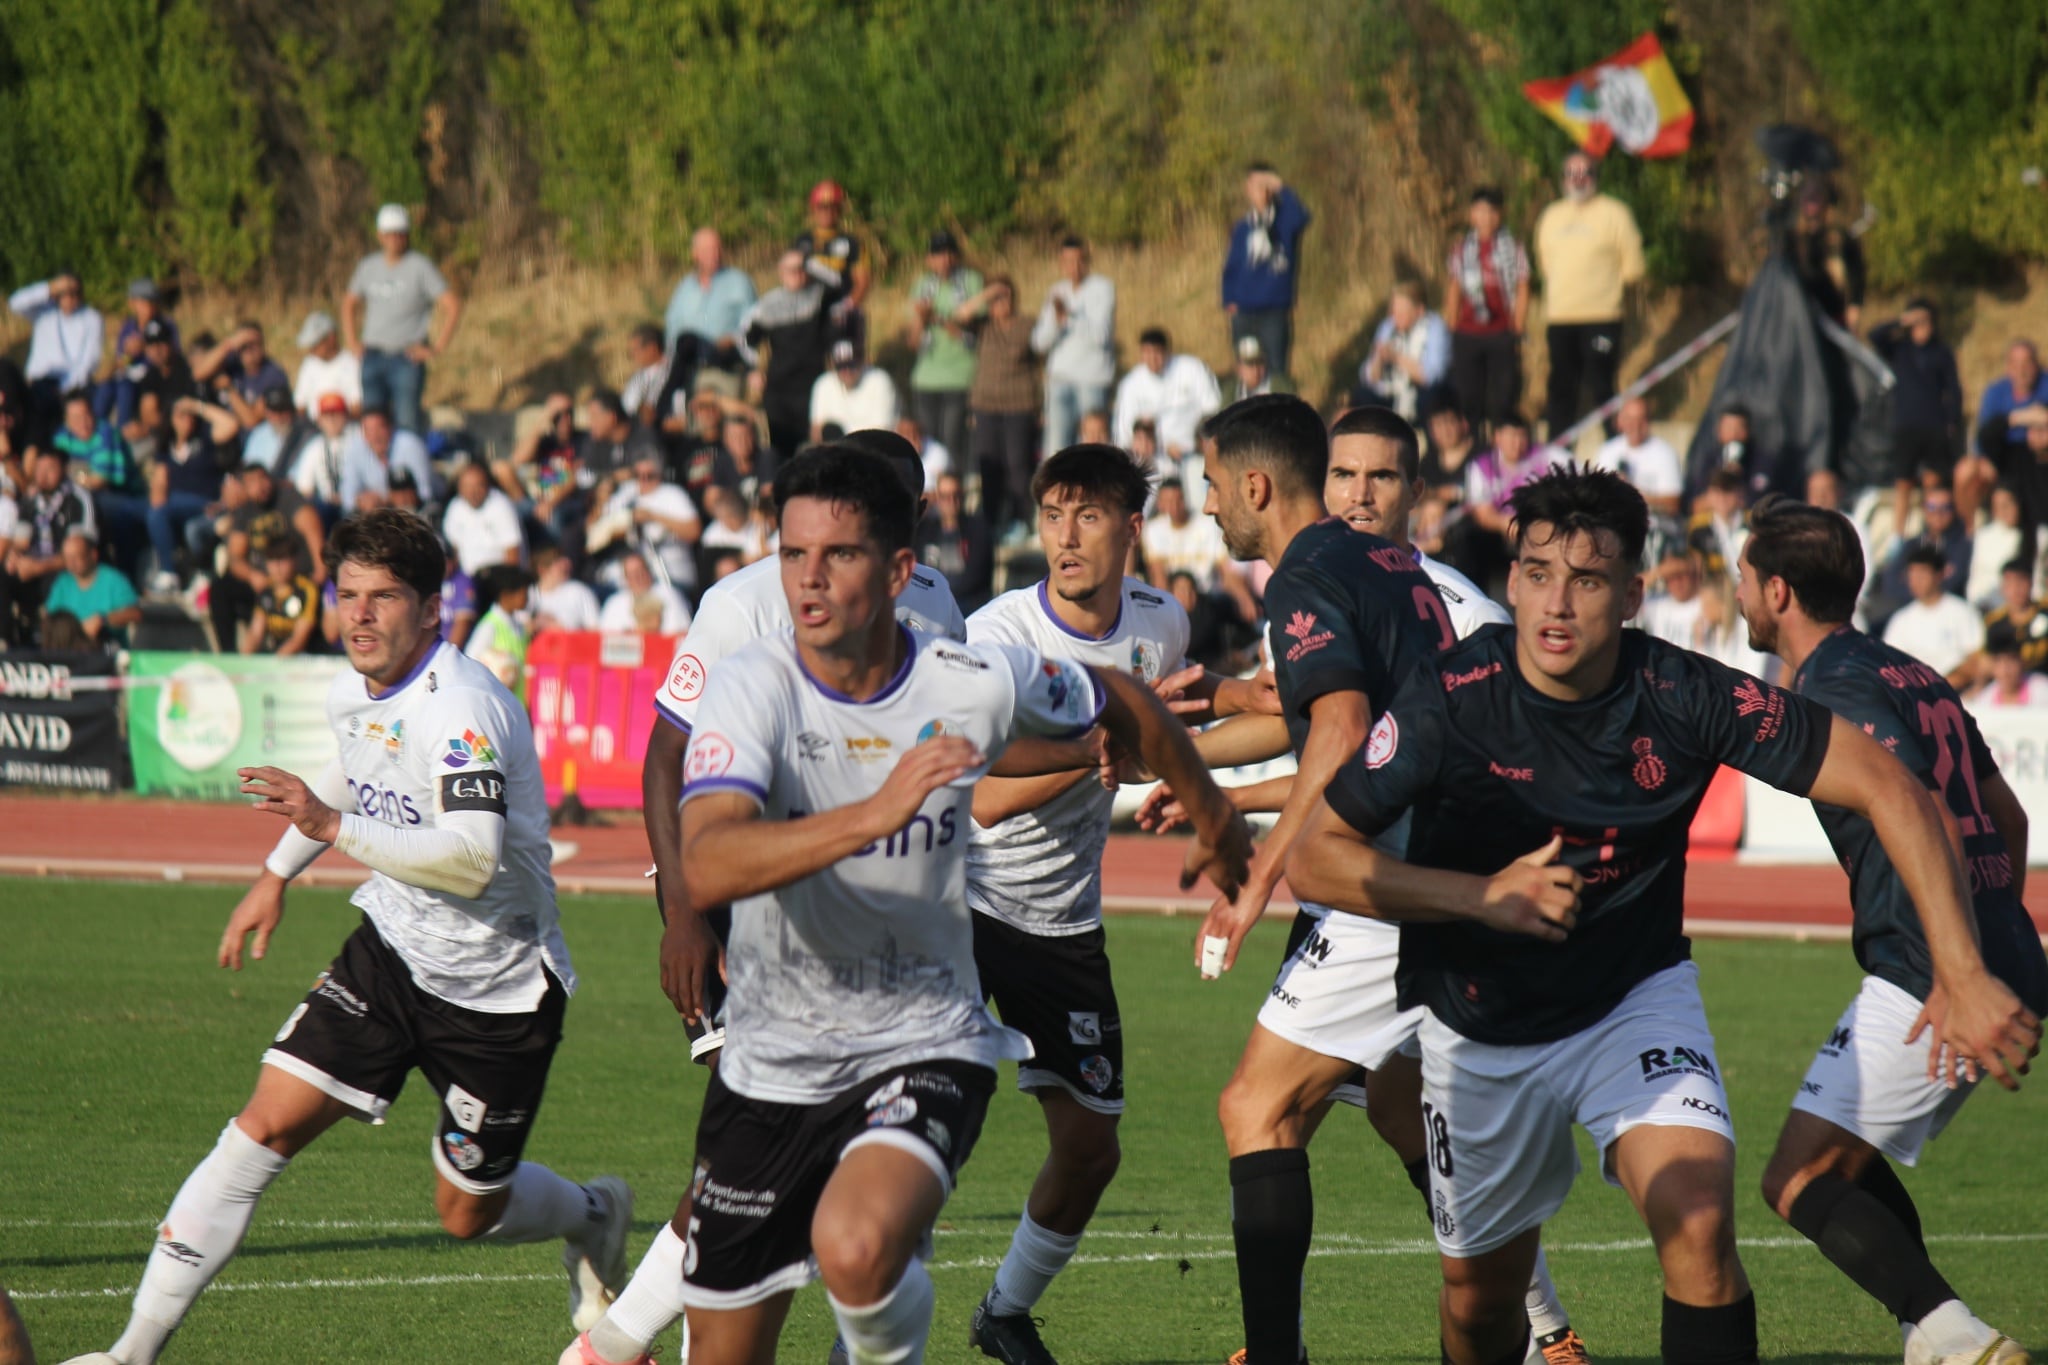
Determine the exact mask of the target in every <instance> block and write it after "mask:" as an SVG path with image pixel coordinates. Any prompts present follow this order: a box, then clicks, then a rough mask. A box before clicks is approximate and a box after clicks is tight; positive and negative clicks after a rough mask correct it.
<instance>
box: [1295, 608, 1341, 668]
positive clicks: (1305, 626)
mask: <svg viewBox="0 0 2048 1365" xmlns="http://www.w3.org/2000/svg"><path fill="white" fill-rule="evenodd" d="M1283 629H1285V630H1286V632H1287V633H1288V634H1289V635H1292V636H1293V637H1294V643H1293V644H1291V645H1289V646H1288V647H1287V662H1288V663H1295V662H1297V661H1298V660H1300V659H1302V658H1303V657H1304V656H1306V655H1310V654H1313V653H1315V652H1316V651H1317V650H1319V649H1321V648H1322V647H1323V646H1324V645H1327V644H1329V643H1330V641H1332V640H1334V639H1336V638H1337V632H1336V631H1334V630H1317V629H1316V614H1315V613H1314V612H1312V611H1297V612H1295V613H1294V614H1293V615H1292V616H1290V617H1288V618H1287V624H1286V626H1285V627H1283Z"/></svg>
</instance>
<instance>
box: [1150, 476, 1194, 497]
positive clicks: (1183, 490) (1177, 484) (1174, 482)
mask: <svg viewBox="0 0 2048 1365" xmlns="http://www.w3.org/2000/svg"><path fill="white" fill-rule="evenodd" d="M1169 488H1171V489H1172V490H1173V491H1174V492H1176V493H1178V494H1180V495H1181V496H1182V497H1186V496H1187V495H1188V486H1187V485H1186V484H1184V483H1182V482H1181V481H1180V480H1179V479H1161V480H1160V481H1159V485H1158V487H1157V488H1156V489H1154V490H1153V491H1154V493H1155V494H1158V493H1164V492H1165V491H1166V490H1167V489H1169Z"/></svg>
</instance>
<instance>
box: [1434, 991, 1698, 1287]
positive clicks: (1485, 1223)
mask: <svg viewBox="0 0 2048 1365" xmlns="http://www.w3.org/2000/svg"><path fill="white" fill-rule="evenodd" d="M1421 1039H1422V1119H1423V1125H1424V1127H1425V1129H1426V1130H1427V1133H1428V1138H1429V1152H1428V1155H1429V1189H1430V1205H1431V1208H1432V1210H1433V1216H1434V1220H1435V1223H1436V1243H1437V1247H1438V1249H1439V1250H1441V1251H1442V1252H1443V1254H1444V1255H1446V1256H1458V1257H1468V1256H1479V1255H1482V1254H1484V1253H1486V1252H1489V1251H1492V1250H1494V1249H1495V1248H1496V1247H1499V1246H1502V1245H1504V1244H1505V1243H1507V1242H1509V1241H1512V1240H1513V1239H1514V1238H1515V1237H1517V1236H1519V1235H1521V1234H1522V1233H1524V1232H1526V1231H1528V1230H1529V1229H1530V1228H1533V1227H1536V1226H1538V1225H1540V1224H1542V1223H1545V1222H1547V1221H1549V1219H1550V1217H1551V1216H1552V1215H1553V1214H1555V1213H1556V1212H1557V1211H1558V1209H1559V1208H1561V1207H1563V1205H1564V1201H1565V1196H1566V1195H1567V1194H1569V1193H1570V1192H1571V1188H1572V1181H1573V1179H1574V1178H1576V1177H1577V1175H1578V1173H1579V1156H1578V1149H1577V1147H1576V1146H1575V1144H1574V1143H1573V1141H1572V1124H1573V1123H1575V1122H1576V1123H1578V1124H1579V1125H1580V1126H1581V1127H1583V1128H1584V1129H1585V1130H1586V1131H1587V1133H1589V1134H1590V1135H1591V1136H1592V1138H1593V1143H1594V1145H1595V1146H1596V1147H1598V1148H1599V1149H1600V1151H1601V1152H1602V1153H1603V1158H1602V1164H1603V1168H1604V1167H1606V1165H1607V1162H1606V1159H1605V1155H1604V1154H1605V1153H1607V1152H1608V1151H1609V1150H1610V1149H1611V1148H1612V1146H1613V1144H1614V1141H1615V1139H1616V1138H1619V1137H1620V1136H1621V1135H1622V1134H1623V1133H1626V1132H1628V1131H1629V1130H1630V1129H1631V1128H1638V1127H1642V1126H1644V1125H1653V1126H1658V1127H1675V1128H1704V1129H1707V1130H1708V1131H1710V1132H1715V1133H1719V1134H1721V1135H1722V1136H1723V1137H1725V1138H1727V1139H1728V1141H1729V1142H1731V1143H1732V1142H1734V1141H1735V1128H1734V1124H1733V1122H1732V1121H1731V1120H1730V1118H1729V1116H1728V1096H1727V1092H1726V1091H1724V1090H1723V1089H1722V1088H1721V1068H1720V1064H1719V1063H1718V1062H1717V1061H1715V1059H1714V1036H1713V1034H1712V1033H1711V1032H1710V1031H1709V1030H1708V1028H1707V1012H1706V1009H1705V1007H1704V1006H1703V1005H1702V1004H1701V1003H1700V987H1699V970H1698V969H1697V968H1696V967H1694V966H1693V964H1692V963H1690V962H1681V963H1679V964H1677V965H1676V966H1673V967H1667V968H1665V969H1664V970H1663V971H1661V972H1658V973H1657V974H1656V975H1654V976H1651V977H1647V978H1645V979H1644V980H1642V981H1640V982H1638V983H1637V984H1636V987H1635V989H1634V990H1632V991H1630V992H1629V993H1628V994H1627V995H1626V996H1624V997H1623V998H1622V1001H1621V1003H1620V1004H1619V1005H1616V1006H1615V1007H1614V1011H1613V1012H1612V1013H1611V1014H1609V1015H1608V1016H1607V1017H1606V1018H1605V1019H1602V1020H1601V1021H1600V1022H1599V1023H1597V1024H1594V1025H1592V1026H1591V1027H1590V1028H1586V1029H1582V1030H1581V1031H1579V1032H1578V1033H1574V1034H1572V1035H1571V1036H1570V1037H1569V1038H1560V1039H1558V1040H1557V1041H1556V1042H1552V1043H1534V1044H1529V1045H1526V1046H1510V1045H1501V1044H1493V1043H1476V1042H1473V1041H1472V1040H1471V1039H1469V1038H1466V1037H1464V1036H1463V1035H1462V1034H1459V1033H1457V1032H1456V1031H1455V1030H1453V1029H1452V1028H1450V1027H1449V1026H1448V1025H1446V1024H1444V1023H1442V1022H1441V1021H1439V1020H1438V1019H1437V1017H1436V1016H1435V1015H1434V1014H1430V1013H1427V1012H1425V1016H1424V1018H1423V1021H1422V1029H1421ZM1602 1174H1603V1175H1605V1176H1606V1178H1607V1181H1608V1183H1609V1184H1614V1183H1617V1182H1616V1180H1615V1177H1614V1173H1613V1171H1612V1170H1611V1169H1603V1171H1602Z"/></svg>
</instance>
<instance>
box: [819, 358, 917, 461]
mask: <svg viewBox="0 0 2048 1365" xmlns="http://www.w3.org/2000/svg"><path fill="white" fill-rule="evenodd" d="M899 415H900V414H899V413H898V411H897V405H896V385H895V383H894V382H893V381H892V380H891V379H890V378H889V376H888V375H887V374H885V373H883V372H882V371H881V370H878V369H876V368H874V367H873V366H871V365H869V364H868V363H867V360H866V359H865V358H864V357H863V356H862V355H861V353H860V347H859V345H858V344H856V343H854V342H851V341H835V342H834V343H832V368H831V369H829V370H827V371H825V373H823V374H821V375H819V376H818V381H817V383H815V384H813V385H811V439H812V440H813V441H826V440H830V439H832V435H828V434H827V428H831V429H832V434H833V435H844V434H845V433H846V432H849V431H889V430H892V429H893V428H894V427H895V425H896V419H897V417H898V416H899Z"/></svg>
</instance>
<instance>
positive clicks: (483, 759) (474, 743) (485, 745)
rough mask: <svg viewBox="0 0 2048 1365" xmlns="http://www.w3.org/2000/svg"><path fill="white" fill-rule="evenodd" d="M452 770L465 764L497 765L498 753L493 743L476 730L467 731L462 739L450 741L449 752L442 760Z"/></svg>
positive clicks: (463, 733)
mask: <svg viewBox="0 0 2048 1365" xmlns="http://www.w3.org/2000/svg"><path fill="white" fill-rule="evenodd" d="M441 761H442V762H443V763H446V764H447V765H448V766H449V767H451V768H460V767H462V766H463V765H464V764H465V763H495V762H497V761H498V751H497V750H496V749H494V748H492V747H491V741H490V740H489V739H488V738H486V737H485V736H483V735H480V734H478V733H477V732H476V731H474V730H468V729H465V730H464V731H463V732H462V738H461V739H451V740H449V741H448V752H447V754H446V755H445V756H444V757H443V758H442V759H441Z"/></svg>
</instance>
